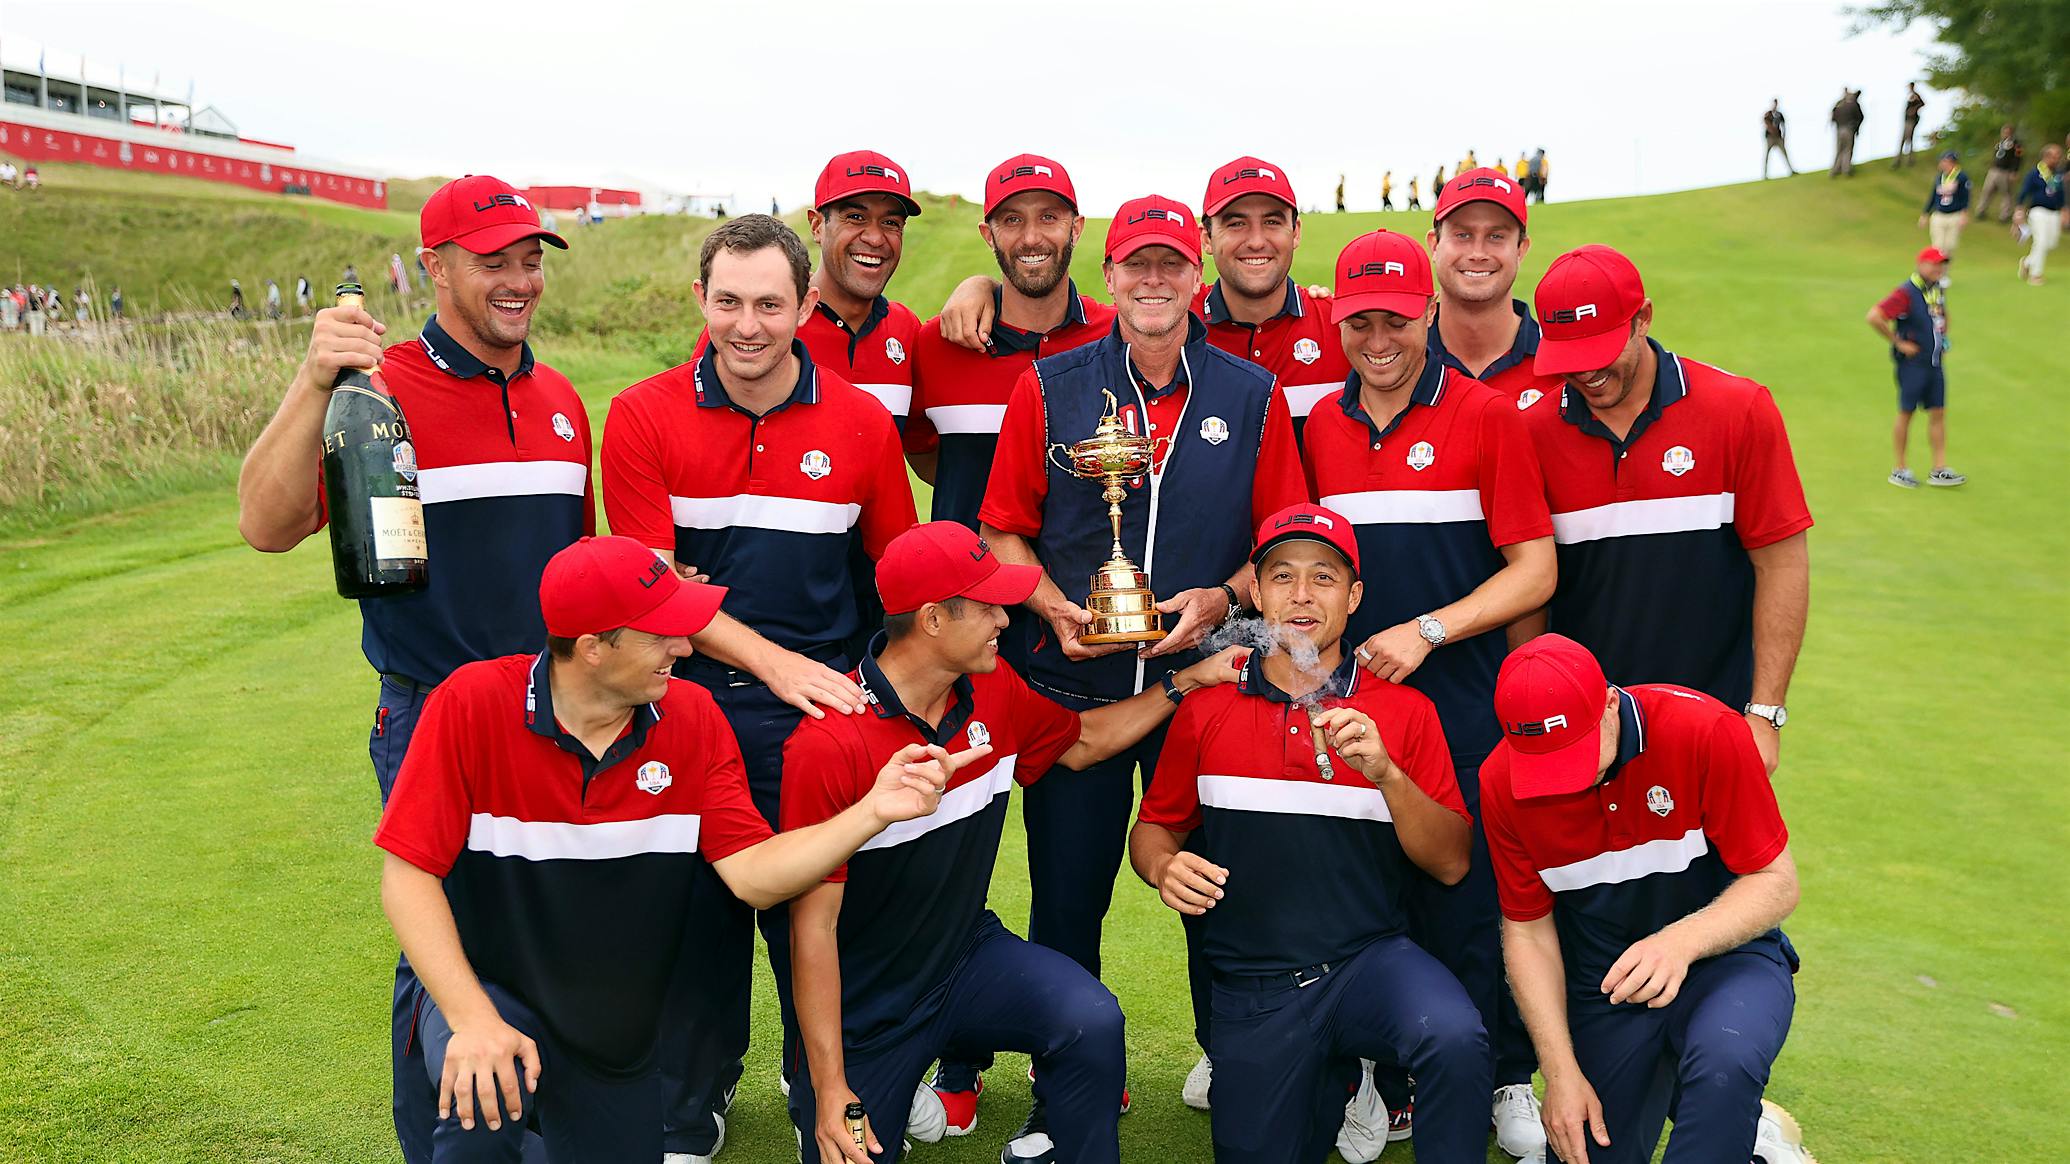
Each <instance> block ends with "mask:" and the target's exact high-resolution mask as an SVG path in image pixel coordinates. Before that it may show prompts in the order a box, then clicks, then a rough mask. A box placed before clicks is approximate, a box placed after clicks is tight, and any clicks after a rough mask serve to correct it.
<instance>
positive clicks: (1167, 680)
mask: <svg viewBox="0 0 2070 1164" xmlns="http://www.w3.org/2000/svg"><path fill="white" fill-rule="evenodd" d="M1160 685H1161V686H1162V687H1163V688H1164V697H1165V698H1166V699H1169V700H1171V701H1172V703H1173V704H1174V705H1176V704H1177V703H1178V702H1179V701H1180V700H1181V699H1184V698H1186V693H1185V692H1183V691H1181V690H1179V673H1178V672H1177V671H1172V672H1170V673H1168V674H1166V675H1165V677H1164V679H1163V681H1162V683H1161V684H1160Z"/></svg>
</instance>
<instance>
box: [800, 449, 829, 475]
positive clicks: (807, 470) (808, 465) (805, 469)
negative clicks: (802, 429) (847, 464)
mask: <svg viewBox="0 0 2070 1164" xmlns="http://www.w3.org/2000/svg"><path fill="white" fill-rule="evenodd" d="M833 471H834V458H832V457H829V456H827V455H826V454H825V453H823V452H820V451H819V450H818V449H814V450H812V451H811V452H809V453H806V454H805V456H804V458H803V459H801V460H800V461H799V462H798V472H800V473H803V474H805V475H806V476H807V477H810V478H812V479H813V480H814V481H817V480H819V479H820V478H822V477H824V476H826V475H827V474H828V473H831V472H833Z"/></svg>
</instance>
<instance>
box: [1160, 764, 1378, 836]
mask: <svg viewBox="0 0 2070 1164" xmlns="http://www.w3.org/2000/svg"><path fill="white" fill-rule="evenodd" d="M1344 773H1345V775H1346V776H1347V777H1348V778H1349V779H1350V780H1352V781H1356V783H1343V784H1315V783H1311V782H1309V781H1306V780H1270V779H1265V778H1262V777H1258V776H1207V775H1203V776H1199V777H1196V778H1195V783H1196V787H1197V788H1198V789H1199V790H1200V803H1201V804H1202V805H1204V806H1206V807H1208V808H1223V809H1228V810H1230V811H1232V812H1283V813H1291V814H1294V815H1296V816H1333V817H1337V818H1339V819H1341V820H1384V821H1388V822H1392V821H1393V820H1394V814H1393V813H1392V812H1390V811H1388V808H1387V796H1386V794H1385V793H1382V792H1381V791H1380V790H1379V789H1378V788H1375V787H1373V786H1372V785H1371V784H1368V783H1366V778H1365V777H1364V776H1361V775H1359V774H1358V773H1357V772H1356V771H1354V770H1352V768H1351V766H1350V765H1349V764H1347V765H1345V766H1344Z"/></svg>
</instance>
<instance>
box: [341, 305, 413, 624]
mask: <svg viewBox="0 0 2070 1164" xmlns="http://www.w3.org/2000/svg"><path fill="white" fill-rule="evenodd" d="M364 299H365V292H364V291H362V290H361V289H360V286H359V284H357V283H340V284H338V306H340V307H358V306H359V305H360V304H361V302H362V301H363V300H364ZM323 488H324V498H325V500H326V502H327V503H328V505H329V507H330V526H331V567H332V569H333V570H334V571H335V572H336V574H337V576H338V593H340V594H342V595H344V596H345V597H347V598H386V597H389V596H391V595H396V594H414V593H416V592H417V591H419V590H422V589H424V586H425V584H426V582H427V581H428V580H429V578H430V569H429V562H428V561H427V560H426V557H425V553H424V502H423V500H422V499H420V498H419V497H418V495H417V450H416V446H415V445H413V444H411V443H410V426H409V424H408V423H407V422H406V421H404V420H403V414H402V407H401V405H399V404H397V403H396V400H395V397H394V396H391V395H389V392H388V385H386V384H384V383H382V381H381V373H380V372H379V370H377V369H373V368H367V369H359V368H347V369H346V370H344V371H342V372H340V373H338V378H337V380H336V381H335V382H333V384H332V386H331V402H330V406H329V407H327V408H325V409H324V413H323Z"/></svg>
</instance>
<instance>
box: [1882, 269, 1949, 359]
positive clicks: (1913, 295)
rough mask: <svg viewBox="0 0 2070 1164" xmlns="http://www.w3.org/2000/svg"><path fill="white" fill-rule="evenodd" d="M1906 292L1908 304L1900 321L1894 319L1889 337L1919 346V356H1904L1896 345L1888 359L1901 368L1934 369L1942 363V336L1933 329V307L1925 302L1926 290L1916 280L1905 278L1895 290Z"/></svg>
mask: <svg viewBox="0 0 2070 1164" xmlns="http://www.w3.org/2000/svg"><path fill="white" fill-rule="evenodd" d="M1898 289H1899V290H1901V291H1903V292H1904V293H1905V298H1907V299H1909V300H1910V301H1911V305H1910V306H1909V307H1907V308H1906V309H1905V314H1904V316H1903V318H1901V319H1898V320H1895V321H1894V323H1893V326H1892V328H1891V332H1892V334H1894V335H1896V336H1897V338H1899V339H1908V340H1911V341H1912V342H1913V343H1915V344H1918V345H1919V354H1918V355H1916V356H1907V355H1906V354H1904V353H1903V352H1901V351H1899V350H1898V348H1897V345H1896V344H1892V345H1891V346H1890V358H1891V359H1893V360H1896V361H1897V362H1898V364H1899V365H1900V366H1901V367H1911V368H1937V367H1939V366H1940V363H1941V337H1940V332H1939V329H1937V328H1935V327H1934V319H1933V308H1932V306H1931V305H1930V304H1928V302H1927V300H1926V291H1925V289H1924V288H1922V287H1920V286H1919V282H1918V280H1916V279H1907V280H1905V281H1904V283H1903V284H1901V285H1900V286H1899V288H1898Z"/></svg>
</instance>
